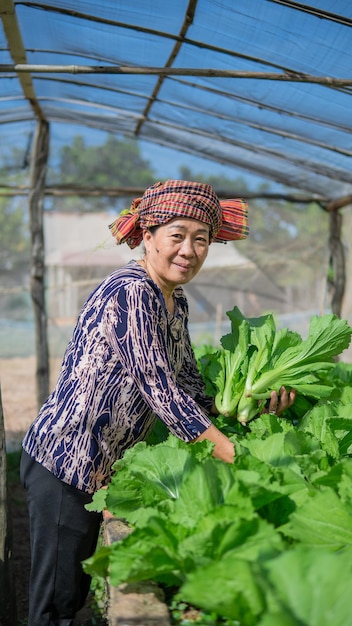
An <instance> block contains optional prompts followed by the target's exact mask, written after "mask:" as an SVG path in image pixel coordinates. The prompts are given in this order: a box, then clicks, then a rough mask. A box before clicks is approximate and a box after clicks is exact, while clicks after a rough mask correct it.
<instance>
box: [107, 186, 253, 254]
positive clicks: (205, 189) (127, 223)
mask: <svg viewBox="0 0 352 626" xmlns="http://www.w3.org/2000/svg"><path fill="white" fill-rule="evenodd" d="M247 213H248V207H247V204H246V203H245V202H244V201H243V200H240V199H236V200H222V201H219V199H218V197H217V195H216V194H215V192H214V190H213V188H212V187H211V186H210V185H206V184H204V183H196V182H188V181H185V180H167V181H166V182H165V183H161V182H158V183H155V184H154V185H152V186H151V187H148V188H147V189H146V190H145V192H144V194H143V196H142V197H141V198H135V200H133V202H132V205H131V207H130V208H129V209H127V210H124V211H122V212H121V213H120V215H119V216H118V217H117V219H116V220H115V221H114V222H113V223H112V224H110V226H109V228H110V230H111V234H112V235H113V237H115V240H116V243H117V244H118V245H119V244H121V243H125V242H126V243H127V244H128V245H129V247H130V248H131V249H133V248H136V247H137V246H138V245H139V244H140V243H141V241H142V239H143V231H144V230H147V229H148V228H150V227H152V226H159V225H161V224H165V223H166V222H169V221H170V220H171V219H172V218H174V217H189V218H192V219H195V220H199V221H200V222H203V223H205V224H208V226H209V229H210V241H218V242H222V243H225V242H226V241H232V240H235V239H244V238H245V237H247V235H248V217H247Z"/></svg>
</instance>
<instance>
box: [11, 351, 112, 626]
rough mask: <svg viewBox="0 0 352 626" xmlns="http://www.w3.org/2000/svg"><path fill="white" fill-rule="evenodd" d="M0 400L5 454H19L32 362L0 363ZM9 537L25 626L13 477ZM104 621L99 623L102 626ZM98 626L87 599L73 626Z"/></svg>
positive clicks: (23, 518) (21, 502)
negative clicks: (2, 414) (10, 532)
mask: <svg viewBox="0 0 352 626" xmlns="http://www.w3.org/2000/svg"><path fill="white" fill-rule="evenodd" d="M59 367H60V362H59V361H53V362H52V363H51V377H52V379H53V381H55V379H56V376H57V373H58V370H59ZM0 374H1V396H2V405H3V411H4V421H5V436H6V450H7V452H15V451H17V450H20V448H21V441H22V438H23V435H24V433H25V432H26V430H27V428H28V426H29V425H30V423H31V422H32V420H33V419H34V417H35V416H36V412H37V406H36V394H35V359H34V357H29V358H23V359H22V358H13V359H0ZM9 497H10V511H11V517H12V534H13V576H14V584H15V589H16V605H17V621H18V626H25V624H26V623H27V613H28V581H29V571H30V551H29V529H28V514H27V507H26V498H25V491H24V489H23V487H22V485H21V484H20V482H19V480H18V478H16V476H15V477H14V478H13V477H11V484H10V488H9ZM104 623H105V622H104V620H101V621H100V626H103V624H104ZM92 624H95V625H96V626H98V621H97V616H96V614H94V609H93V608H92V607H91V597H88V599H87V602H86V606H85V607H84V608H83V609H82V610H81V611H80V612H79V614H78V615H77V616H76V620H75V626H92Z"/></svg>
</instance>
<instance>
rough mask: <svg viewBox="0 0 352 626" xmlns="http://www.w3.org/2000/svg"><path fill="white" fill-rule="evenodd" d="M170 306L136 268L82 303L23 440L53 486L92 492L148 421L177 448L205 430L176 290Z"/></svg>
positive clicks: (207, 402) (184, 308)
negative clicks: (53, 379) (54, 377)
mask: <svg viewBox="0 0 352 626" xmlns="http://www.w3.org/2000/svg"><path fill="white" fill-rule="evenodd" d="M174 298H175V312H174V314H173V315H170V313H168V311H167V309H166V306H165V302H164V299H163V296H162V293H161V291H160V289H159V288H158V287H157V285H156V284H155V283H154V282H153V281H152V280H151V279H150V278H149V276H148V275H147V273H146V271H145V270H144V269H143V268H142V267H141V266H140V265H139V264H138V263H137V262H136V261H130V262H129V263H128V264H127V265H126V266H125V267H123V268H120V269H118V270H116V271H115V272H113V273H112V274H110V276H108V277H107V278H106V279H105V280H104V281H103V282H102V283H101V284H100V285H99V286H98V287H97V288H96V290H95V291H93V293H92V294H91V295H90V296H89V298H88V300H87V302H86V303H85V305H84V306H83V309H82V311H81V313H80V316H79V318H78V321H77V324H76V327H75V329H74V332H73V336H72V339H71V341H70V342H69V344H68V346H67V349H66V352H65V355H64V359H63V363H62V367H61V371H60V374H59V377H58V381H57V384H56V387H55V389H54V390H53V392H52V393H51V395H50V396H49V398H48V399H47V401H46V402H45V404H44V405H43V407H42V408H41V410H40V412H39V415H38V417H37V418H36V419H35V420H34V422H33V424H32V425H31V426H30V428H29V430H28V432H27V434H26V436H25V439H24V442H23V447H24V449H25V451H26V452H27V453H28V454H29V455H30V456H31V457H33V458H34V459H35V460H36V461H37V462H39V463H41V464H42V465H43V466H44V467H46V468H47V469H48V470H49V471H50V472H52V473H53V474H54V475H55V476H57V477H58V478H59V479H61V480H63V481H64V482H66V483H68V484H70V485H73V486H75V487H77V488H78V489H81V490H82V491H85V492H88V493H93V492H95V491H96V490H97V489H99V488H100V487H101V486H103V485H104V484H106V483H107V482H108V481H109V479H110V476H111V467H112V465H113V463H114V462H115V460H117V459H119V458H121V456H122V455H123V453H124V451H125V450H126V449H127V448H130V447H131V446H133V445H134V444H135V443H137V442H138V441H141V440H144V439H145V438H146V436H147V435H148V433H149V432H150V430H151V428H152V426H153V423H154V421H155V419H156V418H160V419H161V420H162V421H163V422H164V423H165V424H166V426H167V427H168V429H169V430H170V432H171V433H173V434H174V435H176V436H177V437H179V438H180V439H183V440H184V441H191V440H192V439H195V438H196V437H197V436H198V435H200V434H201V433H202V432H204V431H205V430H206V429H207V428H208V427H209V426H210V424H211V421H210V419H209V417H208V414H209V412H210V409H211V406H212V402H213V401H212V399H211V398H209V397H207V396H206V395H205V391H204V385H203V382H202V379H201V377H200V375H199V372H198V369H197V365H196V361H195V357H194V353H193V350H192V347H191V342H190V337H189V333H188V305H187V300H186V298H185V295H184V292H183V289H182V288H181V287H177V288H176V289H175V291H174Z"/></svg>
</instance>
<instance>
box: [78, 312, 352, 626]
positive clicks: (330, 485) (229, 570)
mask: <svg viewBox="0 0 352 626" xmlns="http://www.w3.org/2000/svg"><path fill="white" fill-rule="evenodd" d="M330 322H331V319H330ZM330 327H331V323H330ZM340 328H341V327H340ZM347 328H348V327H347ZM350 332H351V329H349V331H348V341H349V337H350ZM330 341H333V337H331V339H330ZM225 343H226V342H225ZM298 343H299V342H297V344H296V345H298ZM347 343H348V342H347ZM306 345H307V344H306ZM336 345H337V344H336ZM339 345H340V346H341V344H339ZM345 347H346V346H345ZM258 350H259V349H258ZM203 352H204V351H203ZM335 353H336V352H335ZM203 356H204V355H203ZM324 360H326V361H328V360H330V362H332V354H331V351H330V353H329V354H327V352H325V356H324V359H323V360H320V361H319V362H323V361H324ZM269 362H271V361H269ZM312 371H314V376H315V377H317V378H318V381H319V383H317V382H316V381H315V382H314V383H313V384H321V385H327V386H330V391H329V395H328V394H327V393H326V394H325V396H326V397H325V398H324V400H319V399H318V398H317V397H316V396H315V397H314V396H309V404H308V406H309V407H310V408H308V410H306V411H305V413H304V415H303V414H301V415H300V416H297V414H296V415H295V416H294V420H293V419H291V418H292V415H290V414H289V415H288V417H287V419H284V418H282V419H279V418H277V417H276V416H273V415H269V414H262V415H260V418H259V419H256V420H254V421H251V422H250V430H249V429H248V428H246V429H245V428H244V427H243V426H242V425H241V424H240V423H239V422H237V421H236V420H233V419H229V418H226V417H220V418H218V420H217V425H219V426H220V427H221V428H222V429H223V430H224V431H226V433H227V434H228V435H229V436H230V437H231V438H233V439H234V441H235V442H236V462H235V464H234V465H230V464H226V463H223V462H221V461H219V460H217V459H214V458H213V457H212V445H211V444H210V443H209V442H202V443H197V444H193V445H187V444H184V443H183V442H181V441H180V440H178V439H177V438H175V437H173V436H169V437H168V438H167V439H166V440H165V441H162V442H160V443H158V444H155V445H148V444H147V443H140V444H138V445H136V446H135V447H134V448H133V449H131V450H129V451H128V452H126V454H125V456H124V458H123V459H122V460H120V461H118V462H117V463H116V465H115V470H116V471H115V474H114V477H113V480H112V482H111V484H110V485H109V487H108V489H107V490H101V491H100V492H98V493H97V494H96V496H95V498H94V501H93V504H92V505H91V507H92V508H94V509H96V510H101V509H103V508H104V507H107V508H108V509H109V510H110V511H111V512H112V513H113V514H114V515H116V516H117V517H120V518H124V519H125V520H126V521H128V523H129V524H130V525H131V526H132V527H133V532H132V533H131V534H130V535H129V536H128V537H127V538H126V539H125V540H123V541H122V542H119V543H116V544H113V545H111V546H104V547H102V548H100V549H99V550H98V551H97V552H96V554H95V555H94V556H93V557H92V558H91V559H90V560H89V561H87V562H86V563H85V567H86V569H87V571H89V572H91V573H96V574H99V575H103V576H105V577H109V579H110V583H111V584H112V585H117V584H119V583H121V582H126V581H129V582H133V581H139V580H148V579H149V580H150V579H153V580H155V581H158V582H159V583H162V584H163V585H164V586H165V587H166V588H169V589H170V590H173V591H175V594H174V596H173V604H174V606H175V605H177V603H180V602H182V603H189V604H190V605H192V606H193V607H196V608H199V609H201V610H202V611H203V614H204V615H213V616H215V617H214V619H216V616H218V617H219V623H220V619H222V620H228V621H227V623H229V624H230V623H231V624H232V623H233V624H236V623H238V625H239V626H350V624H351V597H352V558H351V557H352V458H351V454H352V389H351V372H350V368H349V367H348V366H344V365H343V364H338V365H336V364H335V365H334V364H333V362H332V367H329V368H325V367H322V368H320V369H317V370H315V369H314V368H312ZM322 372H324V374H323V373H322ZM327 372H328V374H327ZM280 384H282V383H281V382H280ZM308 384H310V383H308ZM302 397H304V394H302ZM300 406H302V405H300ZM257 415H258V409H257V414H256V416H257ZM230 620H231V621H230ZM197 623H198V624H201V623H202V624H207V623H211V622H210V621H209V620H207V619H206V617H204V618H203V621H198V622H197ZM213 623H215V622H213ZM224 623H225V622H224Z"/></svg>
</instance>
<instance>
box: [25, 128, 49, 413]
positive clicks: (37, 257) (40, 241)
mask: <svg viewBox="0 0 352 626" xmlns="http://www.w3.org/2000/svg"><path fill="white" fill-rule="evenodd" d="M48 155H49V124H48V123H47V122H45V121H38V122H37V127H36V133H35V137H34V144H33V151H32V158H31V177H30V180H31V188H30V191H29V214H30V230H31V242H32V248H31V251H32V264H31V297H32V304H33V309H34V323H35V329H36V333H35V342H36V363H37V366H36V388H37V403H38V407H40V406H41V405H42V404H43V402H44V400H45V399H46V397H47V396H48V393H49V349H48V338H47V314H46V306H45V285H44V280H45V250H44V228H43V199H44V191H45V177H46V170H47V162H48Z"/></svg>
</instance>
